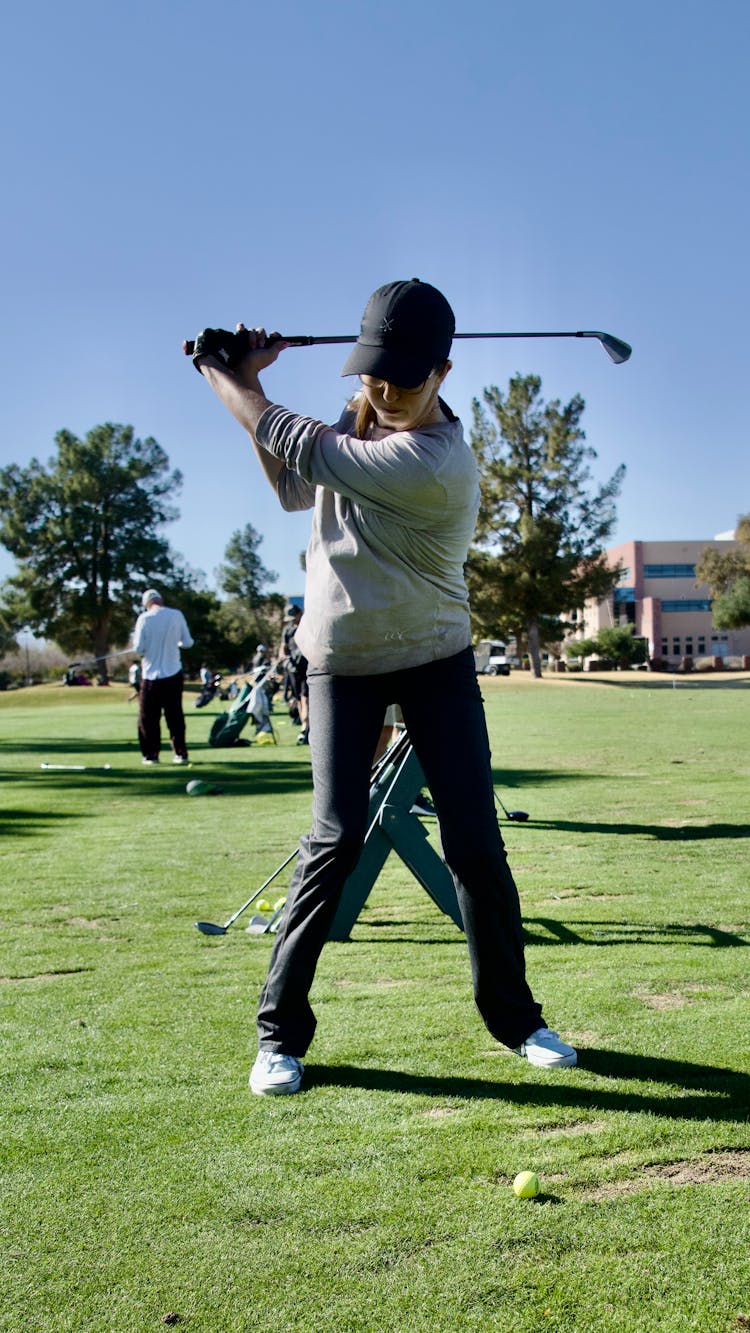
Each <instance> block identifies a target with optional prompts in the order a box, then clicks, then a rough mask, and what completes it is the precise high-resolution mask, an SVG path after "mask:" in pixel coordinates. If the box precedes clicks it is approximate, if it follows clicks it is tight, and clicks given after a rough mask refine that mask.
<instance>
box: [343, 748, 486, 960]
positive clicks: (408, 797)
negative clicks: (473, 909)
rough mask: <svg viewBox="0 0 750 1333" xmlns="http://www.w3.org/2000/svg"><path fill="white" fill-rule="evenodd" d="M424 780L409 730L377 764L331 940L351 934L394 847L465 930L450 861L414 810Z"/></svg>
mask: <svg viewBox="0 0 750 1333" xmlns="http://www.w3.org/2000/svg"><path fill="white" fill-rule="evenodd" d="M424 783H425V779H424V773H423V772H422V769H421V766H420V763H419V760H418V759H417V756H416V755H415V753H414V750H413V748H412V745H411V742H410V740H409V738H408V736H407V734H406V732H404V733H403V735H402V736H400V737H399V739H398V740H397V741H396V742H395V744H393V745H392V746H391V747H390V749H389V750H388V751H387V752H386V754H385V755H384V756H383V759H382V760H381V761H380V764H379V765H376V767H375V770H374V773H373V779H372V784H371V787H370V808H369V814H368V831H367V837H366V838H365V843H364V847H363V848H362V855H361V856H360V858H359V861H358V863H357V866H356V869H355V870H353V871H352V873H351V875H350V876H349V878H348V879H347V881H346V884H345V885H344V891H343V893H342V895H341V902H340V903H339V906H338V909H337V912H336V916H335V917H334V919H333V923H332V925H331V929H330V931H329V933H328V938H329V940H347V939H348V938H349V935H350V932H351V929H352V926H353V925H354V923H355V921H356V920H357V917H358V916H359V914H360V912H361V911H362V908H363V907H364V905H365V902H366V901H367V898H368V897H369V894H370V891H371V890H372V888H373V886H374V884H375V881H376V879H377V877H378V875H379V874H380V871H381V870H382V869H383V866H384V864H385V862H386V860H387V858H388V856H389V855H390V853H391V852H392V851H393V852H396V853H397V855H398V856H400V857H401V860H402V861H403V862H404V865H406V866H408V867H409V869H410V870H411V872H412V874H413V875H414V876H415V878H416V879H417V880H419V883H420V884H421V885H422V888H423V889H425V890H426V892H427V893H429V895H430V897H431V898H432V900H433V902H434V903H435V904H436V906H437V907H439V908H440V911H441V912H445V914H446V916H449V917H450V918H451V920H452V921H454V922H455V924H456V925H457V926H458V928H459V930H463V922H462V921H461V914H460V912H459V910H458V900H457V898H456V890H455V888H454V886H453V880H452V878H451V875H450V872H449V870H448V867H447V866H446V864H445V862H444V861H442V860H441V858H440V857H439V856H438V854H437V852H436V851H435V850H434V848H433V847H432V846H431V845H430V843H429V842H428V841H427V833H426V832H425V829H424V827H423V824H422V821H421V820H420V819H419V817H418V816H417V815H413V814H412V813H411V807H412V805H413V804H414V800H415V797H416V796H418V795H419V793H420V791H421V790H422V788H423V786H424Z"/></svg>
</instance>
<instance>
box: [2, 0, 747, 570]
mask: <svg viewBox="0 0 750 1333" xmlns="http://www.w3.org/2000/svg"><path fill="white" fill-rule="evenodd" d="M749 38H750V4H748V3H747V0H717V2H716V3H714V4H709V3H708V0H703V2H702V3H695V2H694V0H650V3H643V0H631V3H629V4H627V5H621V6H615V5H603V4H602V3H601V0H596V2H595V3H594V2H592V0H580V2H579V3H575V2H573V3H569V4H566V5H563V4H561V3H559V0H525V3H522V0H512V2H511V0H493V2H490V0H463V2H462V3H461V4H460V5H458V6H455V7H453V8H449V7H447V6H446V7H444V8H442V7H437V6H435V5H433V4H427V3H425V0H381V3H379V4H377V5H372V4H362V3H359V0H348V2H347V3H343V2H341V0H318V2H317V3H315V0H275V3H274V4H273V5H272V6H271V5H268V6H261V5H258V4H253V3H251V2H248V0H243V2H242V3H238V2H237V0H225V2H224V3H223V4H222V5H220V6H213V7H206V6H205V5H199V4H197V3H194V0H183V3H181V4H179V5H177V4H167V3H164V0H148V3H145V2H144V0H122V3H121V4H120V5H118V6H117V7H115V6H114V5H110V4H106V3H104V4H103V3H102V0H97V3H88V2H87V0H85V2H79V0H71V2H70V3H68V4H67V5H65V6H60V5H57V4H55V5H53V4H50V3H47V2H46V0H45V2H43V3H38V2H36V0H28V3H26V4H25V5H24V6H20V5H17V6H14V7H13V8H12V10H11V11H9V12H8V14H7V15H6V18H5V22H4V32H3V44H2V52H1V53H0V103H1V104H2V105H1V108H0V109H1V110H2V115H1V117H0V123H1V124H2V130H1V131H0V135H1V142H2V164H3V165H2V178H3V194H4V203H3V207H2V209H1V210H0V254H2V278H1V287H0V291H1V294H2V320H0V354H1V359H2V366H3V390H2V394H0V461H1V462H2V463H3V464H4V463H8V462H19V463H22V464H23V463H26V462H28V461H29V459H30V458H31V457H32V456H37V457H39V458H41V459H43V460H46V459H47V458H49V457H50V456H51V454H52V452H53V437H54V434H55V432H56V431H57V430H59V429H60V428H62V427H66V428H68V429H70V430H72V431H74V432H76V433H77V434H80V435H83V434H84V433H85V432H86V431H87V430H88V429H90V428H91V427H92V426H94V425H96V424H98V423H99V422H102V421H118V422H129V423H131V424H132V425H133V426H134V428H135V430H136V432H137V434H139V435H141V436H146V435H153V436H154V437H155V438H156V439H157V440H158V441H159V443H160V444H161V445H162V446H163V447H164V448H165V449H166V451H167V453H168V454H169V458H170V462H171V464H172V465H173V466H175V467H179V468H180V469H181V471H182V472H183V474H184V479H185V480H184V486H183V490H182V492H181V495H180V496H179V499H178V503H179V507H180V510H181V518H180V520H179V521H178V522H177V523H175V524H172V525H170V527H169V529H168V535H169V539H170V541H171V542H172V544H173V546H174V547H175V548H176V549H177V550H179V551H180V552H181V553H182V554H183V555H184V557H185V558H186V559H187V560H188V561H189V563H190V564H191V565H193V566H194V567H197V568H200V569H202V570H204V571H205V573H206V575H207V576H208V578H209V581H211V579H212V576H213V571H214V570H215V568H216V566H217V565H218V564H219V563H220V561H221V559H222V557H223V553H224V548H225V546H226V543H227V541H228V539H229V537H230V535H231V533H232V532H233V531H234V530H235V529H237V528H241V527H244V525H245V524H246V523H248V522H249V523H252V524H253V526H254V527H255V528H256V530H257V531H258V532H259V533H260V534H261V535H262V537H263V544H262V546H261V548H260V553H261V556H262V558H263V560H264V562H265V564H266V565H267V566H269V567H271V568H272V569H274V570H276V571H278V573H279V576H280V577H279V582H278V584H277V585H276V586H277V588H278V589H279V590H281V591H284V592H286V593H293V592H296V591H299V590H300V589H301V586H302V575H301V571H300V566H299V552H300V551H301V550H302V549H303V548H304V546H305V543H306V537H307V528H308V517H307V516H305V515H295V516H289V515H284V514H282V513H281V511H280V510H279V509H278V507H277V504H276V501H275V499H274V497H273V495H272V493H271V491H270V489H269V488H268V486H267V485H266V484H265V483H264V482H263V480H262V478H261V476H260V473H259V470H258V468H257V466H256V464H255V462H254V460H253V459H252V457H251V453H250V448H249V445H247V444H246V442H245V438H244V437H243V435H242V432H241V431H240V429H239V427H237V426H236V425H235V424H234V422H233V421H232V420H231V419H230V418H229V417H228V416H226V415H225V414H224V413H223V409H221V407H220V406H219V404H218V403H217V402H216V400H215V399H214V398H213V396H212V395H211V393H210V391H209V390H208V389H207V388H206V386H205V385H204V384H202V383H201V381H200V380H199V377H198V376H197V375H196V374H195V372H194V371H193V370H192V368H191V366H190V364H189V362H187V361H186V360H185V359H184V358H183V356H182V354H181V351H180V343H181V340H182V338H183V337H185V336H193V335H194V334H195V332H196V331H197V330H198V329H199V328H201V327H202V326H204V325H211V324H214V325H225V326H231V325H232V324H233V323H234V322H235V321H236V320H237V319H244V320H245V321H246V322H247V323H250V322H252V323H262V324H265V325H266V326H267V327H277V328H279V329H281V330H282V331H284V332H287V333H313V334H326V333H333V334H340V333H355V332H356V331H357V328H358V325H359V318H360V315H361V311H362V307H363V305H364V303H365V301H366V299H367V297H368V296H369V294H370V292H371V291H372V290H373V288H375V287H376V286H379V285H380V284H381V283H383V282H386V281H390V280H391V279H393V278H401V277H412V276H419V277H421V278H423V279H425V280H428V281H431V282H433V283H435V284H436V285H437V286H439V287H440V288H441V289H442V290H443V291H444V292H445V293H446V295H447V296H448V298H449V300H450V301H451V303H452V304H453V306H454V309H455V311H456V315H457V320H458V327H459V328H460V329H463V330H466V331H471V330H481V329H540V328H541V329H544V328H550V329H577V328H594V329H604V330H607V331H609V332H611V333H614V334H616V335H619V336H620V337H622V338H625V339H626V340H627V341H629V342H631V343H632V344H633V348H634V352H633V357H632V360H631V361H630V362H628V363H627V364H626V365H622V366H614V365H613V364H612V363H611V362H610V361H609V359H608V357H607V356H606V355H605V353H604V352H603V350H602V349H601V348H600V347H599V345H598V344H597V343H596V342H594V341H590V342H575V341H559V342H549V343H547V342H536V341H535V342H513V343H508V342H500V343H497V342H496V343H491V342H487V343H468V344H467V343H465V344H457V345H456V347H455V349H454V363H455V364H454V370H453V372H452V374H451V377H450V379H449V381H448V384H447V386H446V395H445V396H446V397H447V398H448V400H449V402H451V405H452V406H453V407H454V409H455V410H456V411H457V412H458V413H459V415H460V416H461V417H462V418H463V420H464V423H465V424H466V425H467V427H468V424H469V422H470V415H471V401H472V398H473V397H474V396H476V395H480V394H481V391H482V389H483V387H484V386H486V385H489V384H498V385H500V386H504V385H505V384H507V381H508V378H509V377H510V376H511V375H512V374H514V373H516V372H519V371H520V372H523V373H527V372H531V371H534V372H537V373H539V374H540V375H541V377H542V382H543V393H544V396H545V398H547V399H549V398H560V399H562V400H564V401H567V400H568V399H569V398H570V397H572V396H573V394H575V393H580V394H581V395H582V396H583V398H584V399H585V401H586V412H585V415H584V426H585V429H586V433H587V437H588V441H589V443H590V444H591V445H592V446H593V447H594V448H595V449H596V451H597V454H598V461H597V462H596V464H595V465H594V468H595V476H596V477H597V479H601V480H603V479H605V478H606V477H608V476H609V475H610V474H611V473H612V472H613V471H614V469H615V467H616V466H617V465H618V464H619V463H620V462H624V463H625V464H626V465H627V477H626V481H625V485H624V489H623V493H622V496H621V499H620V502H619V505H618V524H617V531H616V533H615V534H614V536H613V541H615V540H616V541H621V540H622V541H624V540H627V539H631V538H635V539H639V538H640V539H657V538H665V539H679V538H685V539H697V538H701V537H711V536H713V535H714V534H715V533H716V532H718V531H721V530H725V529H727V528H730V527H732V526H733V525H734V523H735V521H736V518H737V515H738V514H739V513H741V512H747V511H748V510H750V461H749V460H750V448H748V427H747V417H748V414H747V407H746V403H745V396H746V388H745V385H746V380H747V371H746V364H747V359H748V357H747V349H746V325H747V310H748V298H749V297H750V290H749V289H750V283H749V281H748V237H749V236H750V208H749V207H748V202H749V196H750V188H749V184H748V127H749V125H750V92H749V90H750V80H748V76H747V69H748V67H749V66H750V41H749ZM342 361H343V353H342V351H341V349H335V348H333V349H329V348H310V349H293V350H290V351H288V352H287V353H286V354H285V355H284V356H283V357H282V358H281V359H280V361H279V362H278V363H277V364H276V366H274V367H273V368H272V369H271V370H270V371H269V372H268V373H267V375H266V378H265V382H264V383H265V388H266V392H267V393H268V394H269V396H270V397H271V398H273V399H274V400H275V401H279V402H282V403H284V404H285V405H287V406H289V407H291V408H293V409H295V410H298V411H301V412H304V413H307V414H309V415H313V416H317V417H321V418H322V419H324V420H333V419H335V418H336V416H337V415H338V413H339V410H340V408H341V406H342V404H343V402H344V399H345V395H346V388H347V384H350V383H351V381H345V380H342V379H341V378H340V376H339V370H340V365H341V363H342ZM13 567H14V566H13V561H12V560H11V558H10V557H9V556H8V555H7V553H5V552H3V551H2V550H1V549H0V576H5V575H7V574H9V573H11V572H12V570H13Z"/></svg>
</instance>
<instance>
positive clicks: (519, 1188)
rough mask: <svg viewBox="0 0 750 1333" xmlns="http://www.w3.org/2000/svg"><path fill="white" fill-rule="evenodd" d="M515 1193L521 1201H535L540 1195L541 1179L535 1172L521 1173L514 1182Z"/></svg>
mask: <svg viewBox="0 0 750 1333" xmlns="http://www.w3.org/2000/svg"><path fill="white" fill-rule="evenodd" d="M513 1193H514V1194H517V1195H518V1197H519V1199H535V1198H536V1196H537V1194H538V1193H539V1177H538V1175H537V1174H536V1172H535V1171H519V1173H518V1175H517V1176H516V1178H515V1180H514V1181H513Z"/></svg>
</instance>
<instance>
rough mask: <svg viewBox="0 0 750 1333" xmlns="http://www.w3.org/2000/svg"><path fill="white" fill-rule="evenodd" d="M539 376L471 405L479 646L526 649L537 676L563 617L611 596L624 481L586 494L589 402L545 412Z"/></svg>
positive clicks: (471, 573)
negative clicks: (484, 641)
mask: <svg viewBox="0 0 750 1333" xmlns="http://www.w3.org/2000/svg"><path fill="white" fill-rule="evenodd" d="M541 384H542V382H541V379H540V378H539V376H538V375H526V376H522V375H516V376H514V377H513V378H512V379H511V380H510V382H509V386H508V392H507V394H503V393H502V392H501V391H500V389H498V388H497V387H496V386H494V385H492V386H490V387H489V388H487V389H485V390H484V392H483V395H482V398H483V404H484V406H483V405H482V403H480V401H479V400H478V399H475V400H474V404H473V429H472V432H471V444H472V448H473V450H474V453H475V456H476V459H477V462H478V464H479V469H480V489H481V502H480V511H479V521H478V527H477V544H476V545H475V546H474V547H472V549H471V551H470V552H469V560H468V563H467V578H468V583H469V593H470V597H471V606H472V619H473V621H474V627H475V630H476V632H477V634H478V636H479V637H482V638H495V637H498V638H509V637H511V636H512V635H515V637H516V639H517V640H518V641H519V643H521V644H522V643H526V644H527V645H528V652H529V656H530V659H531V666H532V670H533V673H534V675H535V676H537V677H539V676H541V648H542V646H543V645H545V644H552V643H557V642H559V641H560V639H561V638H562V635H563V632H564V630H565V629H567V628H568V627H569V623H568V622H567V621H566V620H565V619H564V616H565V614H566V613H568V612H571V611H573V610H580V609H581V608H582V607H583V605H584V603H585V602H586V601H587V600H588V599H589V598H592V597H595V598H597V599H598V598H601V597H604V596H606V594H607V593H608V592H609V591H610V590H611V589H612V588H613V587H614V585H615V583H616V582H617V579H618V577H619V570H618V569H611V568H610V567H609V566H608V565H607V561H606V556H605V553H604V543H605V541H606V539H607V538H608V537H609V535H610V533H611V532H612V528H613V526H614V522H615V505H614V501H615V499H616V497H617V495H618V494H619V491H620V487H621V485H622V480H623V477H624V474H625V468H624V466H620V467H618V468H617V470H616V471H615V473H614V474H613V476H612V477H611V478H610V480H609V481H608V482H605V484H604V485H602V486H599V487H598V488H596V489H594V490H593V491H592V490H591V489H590V482H591V472H590V469H589V466H588V463H589V460H591V459H594V458H596V453H595V451H594V450H593V449H592V448H591V447H589V446H587V445H585V443H584V441H585V438H586V437H585V434H584V432H583V431H582V430H581V427H580V421H581V417H582V414H583V410H584V406H585V404H584V402H583V399H582V398H581V397H580V396H579V395H576V396H575V397H574V398H572V399H571V401H570V402H569V403H568V404H567V405H566V406H564V407H561V406H560V402H559V401H558V400H554V401H552V402H550V403H546V404H545V403H544V401H543V400H542V398H541V396H540V395H541Z"/></svg>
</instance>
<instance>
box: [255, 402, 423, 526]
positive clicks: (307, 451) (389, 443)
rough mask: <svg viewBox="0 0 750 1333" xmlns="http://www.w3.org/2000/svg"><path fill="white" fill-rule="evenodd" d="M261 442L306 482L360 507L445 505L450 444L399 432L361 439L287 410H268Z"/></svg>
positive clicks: (403, 508) (260, 429)
mask: <svg viewBox="0 0 750 1333" xmlns="http://www.w3.org/2000/svg"><path fill="white" fill-rule="evenodd" d="M257 436H258V443H259V444H262V446H263V448H264V449H268V451H269V452H270V453H272V454H274V455H275V457H276V458H283V459H284V462H285V463H286V466H287V468H288V469H291V470H292V471H294V472H297V473H299V475H300V477H302V478H303V480H304V481H306V482H310V483H313V485H315V486H325V487H327V488H328V489H329V490H332V491H336V492H338V494H340V495H344V496H346V497H347V498H348V499H350V500H353V501H355V502H357V503H363V504H367V505H373V506H375V507H382V508H384V509H388V510H390V511H392V512H393V511H396V512H403V513H409V514H413V513H415V511H416V512H418V511H420V510H422V509H423V508H425V507H428V508H429V509H430V510H432V511H433V512H434V508H435V505H436V504H437V505H440V504H443V503H445V488H444V487H443V486H442V485H441V484H440V482H439V481H438V480H437V478H436V476H435V465H436V464H439V461H440V455H441V453H442V449H443V447H444V446H440V444H439V442H438V441H434V440H431V438H430V437H428V436H427V435H426V434H425V435H420V436H419V437H416V436H414V435H412V434H410V433H409V432H408V431H395V432H394V433H393V434H391V435H387V436H386V437H385V438H384V439H382V440H360V439H358V438H356V437H355V436H352V435H347V434H343V433H341V432H339V431H337V430H335V429H333V428H332V427H330V426H325V425H324V424H323V423H322V422H320V421H314V420H312V419H311V418H310V417H299V416H296V415H295V414H294V413H293V412H289V411H287V409H286V408H284V407H277V406H272V407H268V408H266V410H265V412H264V413H263V415H262V417H261V418H260V421H259V422H258V428H257Z"/></svg>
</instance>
